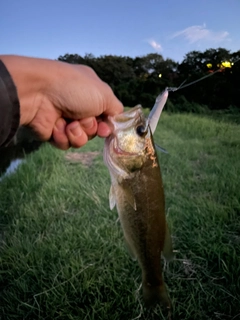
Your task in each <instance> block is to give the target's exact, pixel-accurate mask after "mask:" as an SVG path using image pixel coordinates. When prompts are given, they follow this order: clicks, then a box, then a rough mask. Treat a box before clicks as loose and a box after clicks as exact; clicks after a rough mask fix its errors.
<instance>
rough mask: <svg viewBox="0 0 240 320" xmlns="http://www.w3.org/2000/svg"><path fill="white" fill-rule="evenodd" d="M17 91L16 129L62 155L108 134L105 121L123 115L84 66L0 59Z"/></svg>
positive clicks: (105, 87) (110, 94)
mask: <svg viewBox="0 0 240 320" xmlns="http://www.w3.org/2000/svg"><path fill="white" fill-rule="evenodd" d="M0 59H1V60H2V61H3V62H4V63H5V65H6V67H7V68H8V70H9V72H10V74H11V76H12V78H13V80H14V83H15V85H16V87H17V91H18V96H19V101H20V113H21V116H20V124H21V125H27V126H30V127H31V128H32V129H33V130H34V131H35V132H36V133H37V134H38V136H39V137H40V139H41V140H43V141H48V140H49V139H50V138H52V140H53V143H54V145H55V146H57V147H58V148H60V149H64V150H65V149H68V148H69V147H70V146H72V147H75V148H78V147H81V146H83V145H84V144H85V143H86V142H87V141H88V140H89V139H91V138H93V137H94V136H95V135H96V134H97V135H99V136H100V137H107V136H108V135H109V134H110V133H111V130H110V128H109V127H108V125H107V124H106V123H105V122H104V121H103V119H104V117H106V116H108V115H114V114H117V113H121V112H122V111H123V106H122V104H121V102H120V101H119V100H118V99H117V98H116V97H115V95H114V94H113V92H112V90H111V88H110V87H109V86H108V85H107V84H106V83H105V82H103V81H102V80H101V79H100V78H99V77H98V76H97V75H96V73H95V72H94V71H93V70H92V69H91V68H89V67H87V66H84V65H71V64H67V63H64V62H60V61H54V60H47V59H37V58H27V57H20V56H0Z"/></svg>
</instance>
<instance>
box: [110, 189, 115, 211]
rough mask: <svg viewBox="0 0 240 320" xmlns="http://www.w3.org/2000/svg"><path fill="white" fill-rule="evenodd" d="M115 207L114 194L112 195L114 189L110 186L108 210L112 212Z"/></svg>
mask: <svg viewBox="0 0 240 320" xmlns="http://www.w3.org/2000/svg"><path fill="white" fill-rule="evenodd" d="M115 205H116V199H115V194H114V188H113V185H111V187H110V190H109V206H110V210H112V209H113V208H114V207H115Z"/></svg>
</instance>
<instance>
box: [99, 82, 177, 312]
mask: <svg viewBox="0 0 240 320" xmlns="http://www.w3.org/2000/svg"><path fill="white" fill-rule="evenodd" d="M167 97H168V88H166V89H165V90H164V92H163V93H162V94H160V95H159V96H158V97H157V99H156V103H155V105H154V107H153V109H152V111H151V113H150V115H149V117H148V118H146V116H145V115H144V112H143V108H142V107H141V105H137V106H135V107H134V108H132V109H130V110H128V111H126V112H123V113H121V114H118V115H115V116H109V117H108V120H107V121H108V124H109V126H110V127H111V129H112V133H111V134H110V136H109V137H107V138H106V139H105V145H104V162H105V164H106V166H107V168H108V170H109V173H110V177H111V187H110V192H109V205H110V209H111V210H112V209H113V208H114V207H115V206H116V208H117V211H118V215H119V218H120V222H121V226H122V229H123V233H124V238H125V241H126V244H127V246H128V248H129V251H130V253H131V255H132V256H133V257H135V258H136V259H137V260H138V263H139V265H140V267H141V270H142V291H143V300H144V302H145V305H146V306H147V307H152V306H155V305H156V304H159V305H162V306H164V307H166V308H169V309H170V308H171V301H170V298H169V295H168V290H167V288H166V285H165V282H164V279H163V275H162V266H161V255H163V256H164V258H165V259H166V260H167V261H170V260H172V259H173V249H172V240H171V235H170V232H169V228H168V225H167V221H166V215H165V197H164V189H163V182H162V177H161V170H160V164H159V160H158V155H157V152H156V149H155V145H154V140H153V133H154V131H155V129H156V126H157V122H158V120H159V118H160V115H161V112H162V109H163V107H164V104H165V103H166V101H167Z"/></svg>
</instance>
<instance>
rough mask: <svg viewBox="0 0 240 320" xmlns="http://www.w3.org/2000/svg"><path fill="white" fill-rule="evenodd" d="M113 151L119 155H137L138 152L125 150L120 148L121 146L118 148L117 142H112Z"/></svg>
mask: <svg viewBox="0 0 240 320" xmlns="http://www.w3.org/2000/svg"><path fill="white" fill-rule="evenodd" d="M113 151H114V153H116V154H117V155H119V156H138V155H139V153H135V152H127V151H124V150H122V149H121V148H119V146H118V145H117V143H116V142H115V143H113Z"/></svg>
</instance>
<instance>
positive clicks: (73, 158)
mask: <svg viewBox="0 0 240 320" xmlns="http://www.w3.org/2000/svg"><path fill="white" fill-rule="evenodd" d="M99 155H100V152H98V151H93V152H90V151H89V152H68V153H66V155H65V159H66V160H68V161H69V162H72V163H76V162H80V163H81V164H83V165H84V166H86V167H90V166H91V165H92V163H93V160H94V159H95V158H96V157H97V156H99Z"/></svg>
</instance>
